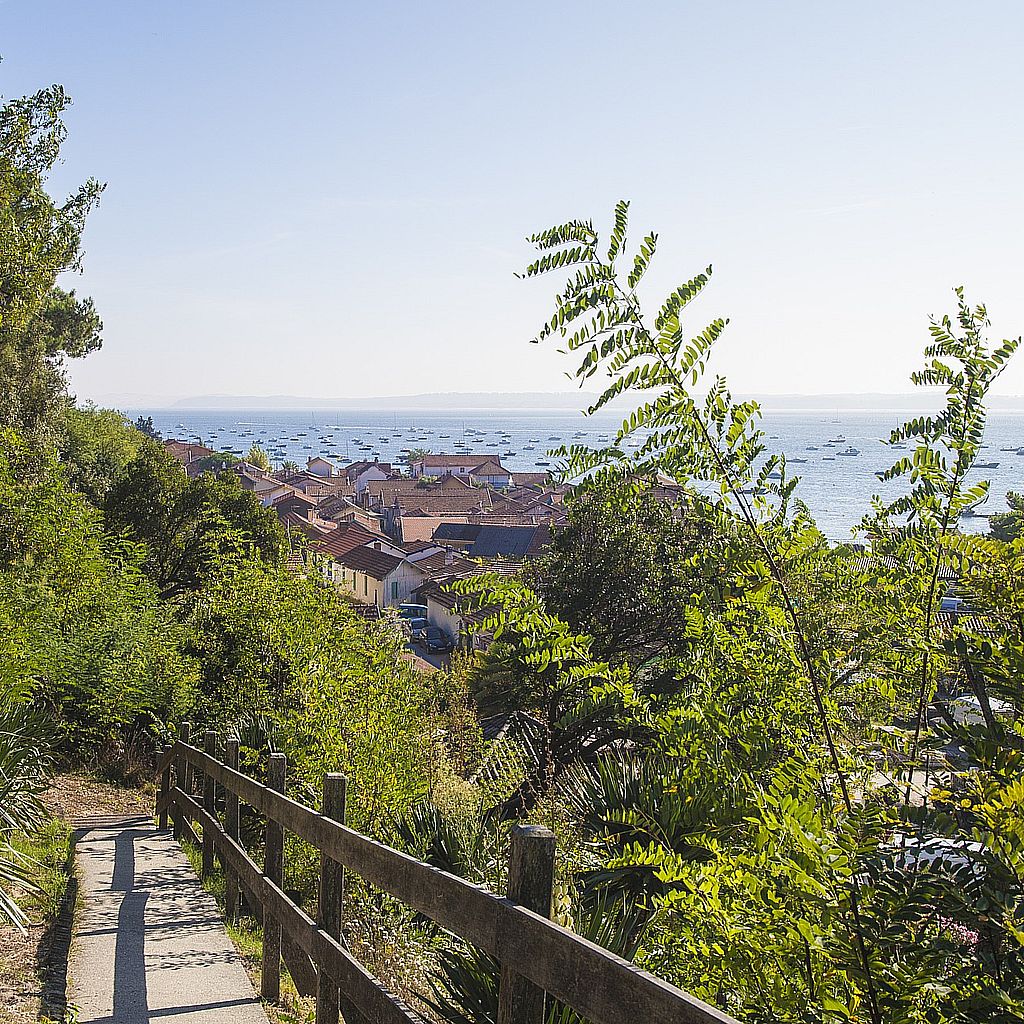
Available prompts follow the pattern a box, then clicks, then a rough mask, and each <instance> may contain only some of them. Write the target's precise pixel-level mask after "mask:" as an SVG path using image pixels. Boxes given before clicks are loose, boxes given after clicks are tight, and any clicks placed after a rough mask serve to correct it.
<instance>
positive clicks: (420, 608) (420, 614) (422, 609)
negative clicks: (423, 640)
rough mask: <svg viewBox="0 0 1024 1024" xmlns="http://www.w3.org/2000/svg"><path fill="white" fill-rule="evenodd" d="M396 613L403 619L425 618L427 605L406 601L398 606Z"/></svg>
mask: <svg viewBox="0 0 1024 1024" xmlns="http://www.w3.org/2000/svg"><path fill="white" fill-rule="evenodd" d="M398 614H399V617H400V618H403V619H425V618H426V617H427V606H426V605H425V604H413V603H412V602H411V601H406V602H405V603H403V604H400V605H399V606H398Z"/></svg>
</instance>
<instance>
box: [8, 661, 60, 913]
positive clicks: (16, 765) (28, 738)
mask: <svg viewBox="0 0 1024 1024" xmlns="http://www.w3.org/2000/svg"><path fill="white" fill-rule="evenodd" d="M51 738H52V737H51V731H50V724H49V723H48V722H47V721H46V719H45V718H44V716H43V715H41V714H40V713H39V712H38V710H36V709H35V708H33V707H32V705H31V703H30V701H29V699H28V693H27V691H26V689H25V688H24V687H20V686H17V685H14V684H12V683H11V682H9V681H7V680H6V679H0V921H4V920H6V921H9V922H11V923H12V924H14V925H16V926H17V927H18V928H22V929H23V928H24V926H25V924H26V918H25V914H24V911H23V910H22V908H21V907H20V906H19V904H18V902H17V899H16V896H15V894H16V891H17V890H25V889H28V890H30V891H33V892H37V893H38V892H39V891H40V890H39V886H38V885H37V883H36V881H35V880H34V878H33V871H32V863H31V861H30V860H28V859H27V857H26V853H25V851H24V850H23V849H21V848H20V845H21V844H20V843H19V842H18V840H19V838H20V834H23V833H28V832H34V831H36V830H37V829H38V828H40V826H41V825H42V822H43V808H42V804H41V802H40V799H39V798H40V795H41V793H42V791H43V789H44V788H45V785H46V782H45V780H46V773H47V772H48V771H49V769H50V766H51V763H52V755H51Z"/></svg>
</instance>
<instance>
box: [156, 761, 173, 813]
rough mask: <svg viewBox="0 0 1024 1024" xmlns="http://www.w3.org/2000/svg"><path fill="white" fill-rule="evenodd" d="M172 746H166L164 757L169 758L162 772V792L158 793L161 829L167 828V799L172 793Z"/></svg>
mask: <svg viewBox="0 0 1024 1024" xmlns="http://www.w3.org/2000/svg"><path fill="white" fill-rule="evenodd" d="M170 751H171V748H170V746H166V747H164V750H163V754H162V755H161V756H162V757H166V758H167V763H166V764H165V765H164V770H163V771H162V772H161V773H160V792H159V793H158V794H157V798H156V802H157V807H158V808H159V810H158V814H159V816H160V830H161V831H166V830H167V816H168V807H167V800H168V798H169V797H170V795H171V761H170V758H169V757H168V755H169V754H170Z"/></svg>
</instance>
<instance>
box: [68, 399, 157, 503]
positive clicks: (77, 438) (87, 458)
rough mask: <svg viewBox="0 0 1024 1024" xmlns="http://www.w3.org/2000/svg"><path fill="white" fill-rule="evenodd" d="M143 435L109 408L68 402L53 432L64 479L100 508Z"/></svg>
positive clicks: (135, 451)
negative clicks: (60, 423) (65, 477)
mask: <svg viewBox="0 0 1024 1024" xmlns="http://www.w3.org/2000/svg"><path fill="white" fill-rule="evenodd" d="M144 438H145V434H144V433H142V432H140V431H139V430H137V429H136V427H133V426H131V425H130V424H129V423H128V421H127V420H126V419H125V418H124V416H122V415H121V413H119V412H116V411H115V410H113V409H97V408H96V407H95V406H92V405H84V406H74V405H68V407H67V408H66V409H65V410H64V415H63V417H62V429H61V430H60V431H59V432H58V435H57V454H58V456H59V457H60V461H61V464H62V466H63V467H64V470H65V472H66V473H67V477H68V482H69V483H70V484H71V485H72V486H73V487H75V488H76V489H77V490H79V491H81V492H82V493H83V494H84V495H85V496H86V497H87V498H88V499H89V501H91V502H92V504H93V505H95V506H97V507H102V505H103V502H104V501H105V499H106V496H107V493H108V492H109V490H110V488H111V487H112V486H113V484H114V481H115V480H117V479H119V478H120V477H121V476H122V475H123V474H124V473H125V471H126V470H127V467H128V465H129V464H130V463H131V462H132V460H134V459H135V458H137V456H138V454H139V449H140V448H141V447H142V444H143V440H144Z"/></svg>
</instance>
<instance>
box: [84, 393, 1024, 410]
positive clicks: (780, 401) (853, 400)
mask: <svg viewBox="0 0 1024 1024" xmlns="http://www.w3.org/2000/svg"><path fill="white" fill-rule="evenodd" d="M735 394H736V397H738V398H752V399H754V400H755V401H757V402H759V403H760V404H761V406H762V407H763V408H764V409H765V410H766V411H771V412H808V413H818V412H821V413H836V412H922V411H927V410H928V409H930V408H932V407H933V406H936V405H938V404H939V402H940V400H941V395H940V392H939V391H938V390H936V391H935V392H934V393H930V392H918V393H911V392H907V393H901V394H891V395H890V394H824V395H749V396H748V395H741V394H739V393H738V392H737V393H735ZM596 398H597V396H596V395H593V394H589V393H586V392H578V391H575V392H553V393H551V394H546V393H540V392H522V393H519V392H509V393H502V392H451V393H447V394H424V395H396V396H393V397H386V398H360V399H353V398H348V399H327V398H304V397H298V396H294V395H265V396H254V395H244V396H231V395H193V396H190V397H188V398H182V399H178V400H174V399H169V398H157V397H155V396H146V395H107V396H103V397H101V398H98V399H96V400H95V402H96V404H97V405H100V406H109V407H113V408H118V409H124V410H126V411H132V412H138V411H146V412H182V413H185V412H191V413H195V412H396V413H400V412H434V413H443V412H473V413H480V412H495V413H499V412H504V413H508V412H546V413H566V412H569V413H578V412H582V411H583V410H584V409H586V408H587V407H588V406H590V405H592V404H593V402H594V401H595V400H596ZM932 399H933V400H932ZM627 407H628V406H627V403H615V404H613V405H612V406H610V407H609V409H608V411H609V412H613V413H614V412H617V411H619V410H621V409H623V408H627ZM989 409H990V410H991V411H992V412H1006V413H1015V412H1019V413H1024V395H996V396H993V397H991V398H990V399H989Z"/></svg>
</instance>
